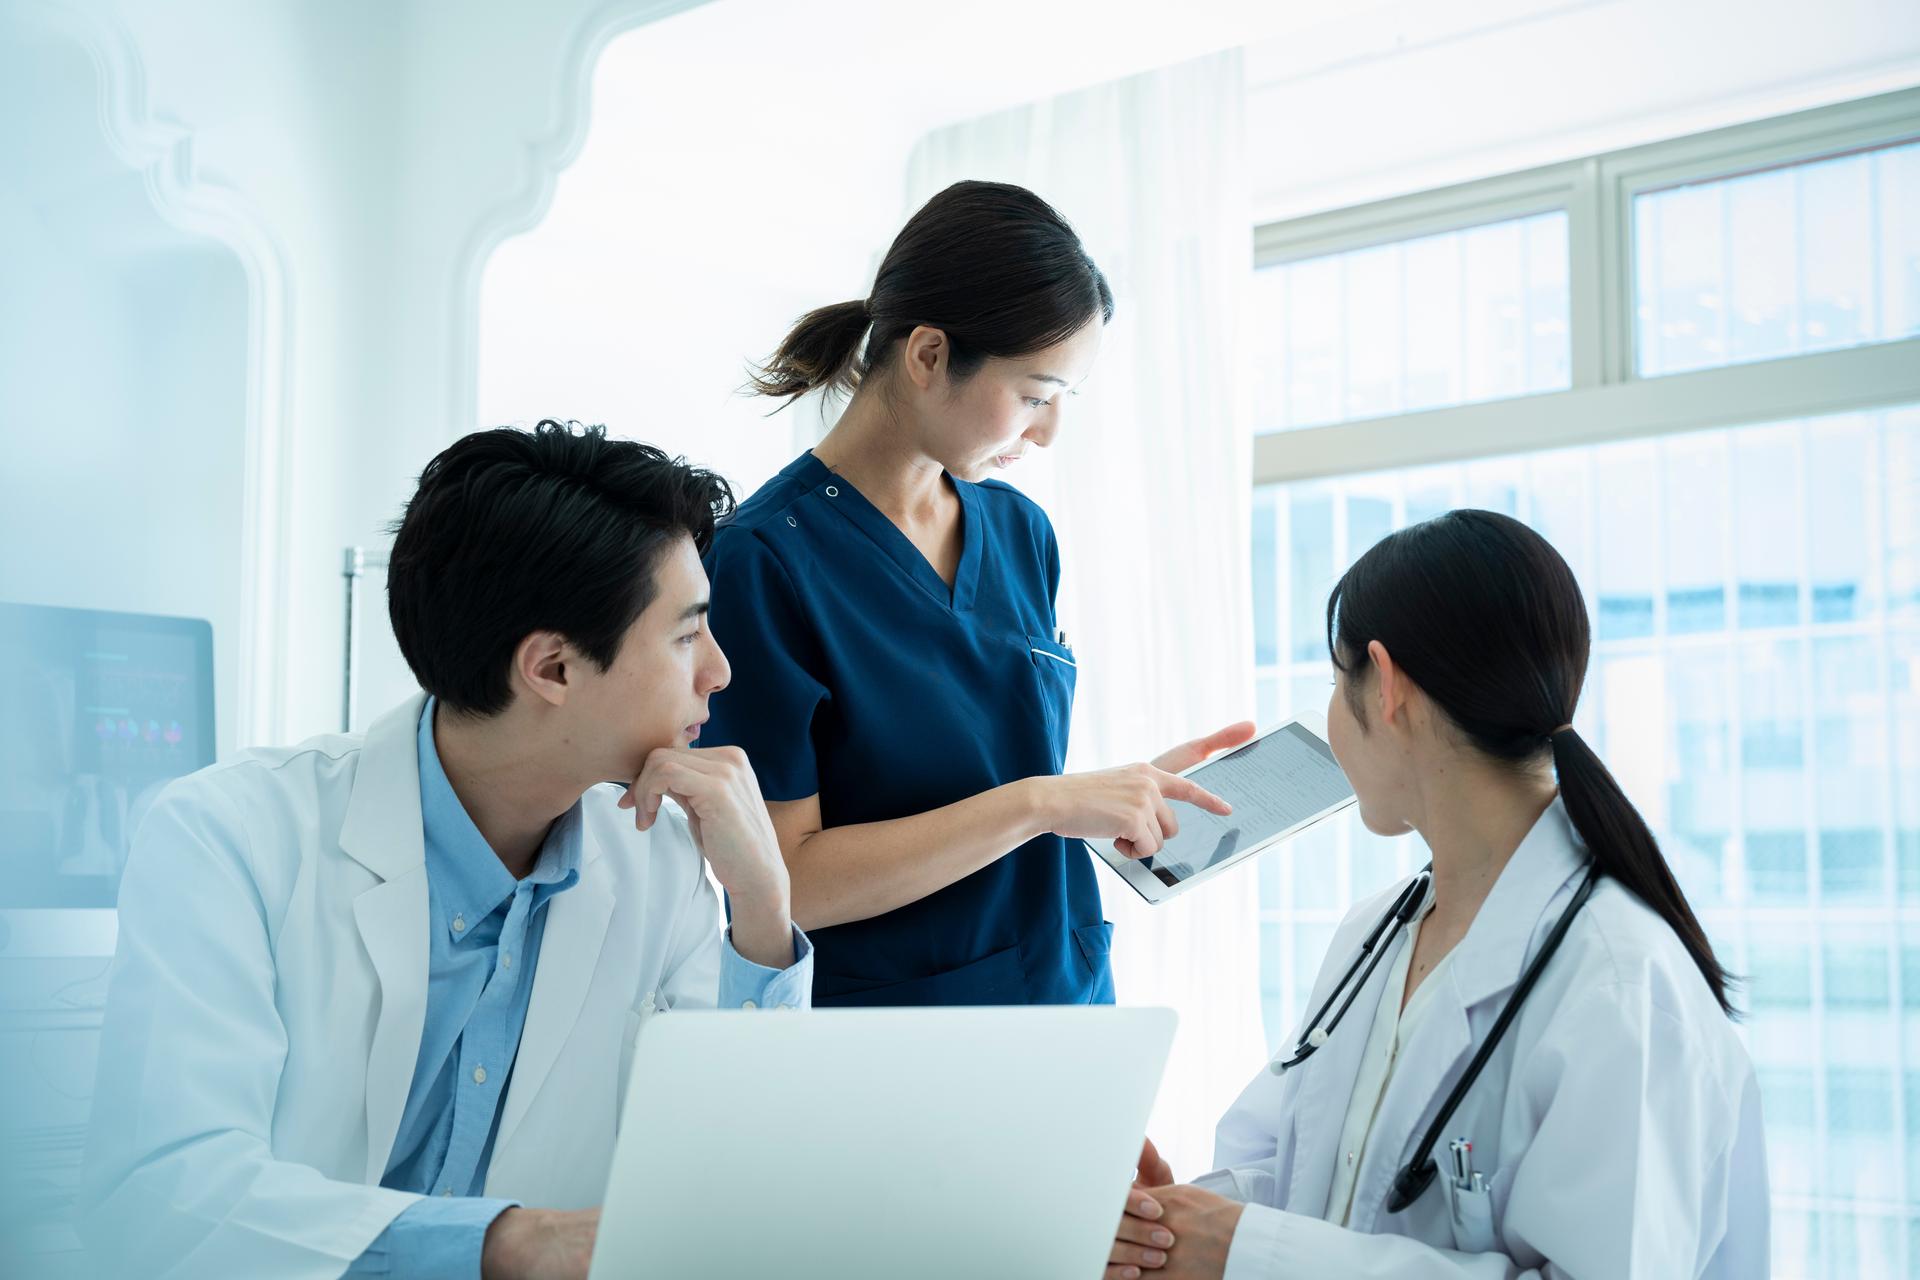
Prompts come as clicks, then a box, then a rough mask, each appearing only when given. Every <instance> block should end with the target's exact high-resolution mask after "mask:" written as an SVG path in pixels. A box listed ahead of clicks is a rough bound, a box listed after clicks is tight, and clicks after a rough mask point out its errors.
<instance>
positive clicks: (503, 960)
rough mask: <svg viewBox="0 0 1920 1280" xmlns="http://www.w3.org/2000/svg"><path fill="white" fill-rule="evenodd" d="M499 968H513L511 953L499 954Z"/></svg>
mask: <svg viewBox="0 0 1920 1280" xmlns="http://www.w3.org/2000/svg"><path fill="white" fill-rule="evenodd" d="M500 967H501V968H503V969H511V968H513V952H511V951H507V952H503V953H502V954H501V956H500Z"/></svg>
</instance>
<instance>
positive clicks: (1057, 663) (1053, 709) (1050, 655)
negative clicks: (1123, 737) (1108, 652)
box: [1026, 635, 1080, 771]
mask: <svg viewBox="0 0 1920 1280" xmlns="http://www.w3.org/2000/svg"><path fill="white" fill-rule="evenodd" d="M1026 648H1027V653H1028V655H1029V657H1030V658H1031V660H1032V663H1033V680H1034V684H1035V686H1036V692H1037V695H1038V697H1039V700H1040V709H1041V712H1042V713H1043V714H1044V715H1045V717H1046V725H1047V739H1048V741H1049V742H1050V743H1051V744H1052V746H1053V767H1054V769H1055V770H1056V771H1058V770H1061V769H1064V768H1065V767H1066V760H1067V732H1068V730H1069V729H1070V728H1071V727H1072V724H1073V691H1074V687H1075V685H1076V683H1077V681H1078V679H1079V676H1080V664H1079V662H1078V660H1077V659H1075V657H1074V656H1073V650H1072V649H1070V648H1068V647H1067V646H1066V645H1063V644H1061V643H1059V642H1058V641H1056V640H1050V639H1048V638H1047V637H1045V636H1032V635H1030V636H1028V637H1027V638H1026Z"/></svg>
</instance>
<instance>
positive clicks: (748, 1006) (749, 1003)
mask: <svg viewBox="0 0 1920 1280" xmlns="http://www.w3.org/2000/svg"><path fill="white" fill-rule="evenodd" d="M740 1007H741V1008H742V1009H758V1008H759V1007H760V1006H759V1005H757V1004H755V1003H754V1002H753V1001H751V1000H742V1001H741V1002H740Z"/></svg>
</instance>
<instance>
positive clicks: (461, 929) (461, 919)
mask: <svg viewBox="0 0 1920 1280" xmlns="http://www.w3.org/2000/svg"><path fill="white" fill-rule="evenodd" d="M453 931H454V932H455V933H465V932H466V931H467V918H466V917H465V916H455V917H454V918H453Z"/></svg>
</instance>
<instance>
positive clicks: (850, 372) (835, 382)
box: [747, 302, 868, 400]
mask: <svg viewBox="0 0 1920 1280" xmlns="http://www.w3.org/2000/svg"><path fill="white" fill-rule="evenodd" d="M867 325H868V320H867V304H866V303H864V302H836V303H834V304H833V305H832V306H830V307H820V308H818V309H817V310H813V311H809V312H807V314H805V315H804V316H801V317H800V321H799V323H798V324H796V325H794V326H793V332H791V333H789V334H788V335H787V337H786V341H784V342H782V343H781V344H780V349H779V350H778V351H776V352H774V353H773V355H772V356H770V357H768V359H767V362H766V363H765V364H763V365H761V366H760V367H759V368H758V369H755V370H754V371H753V372H752V374H751V375H750V376H749V378H748V383H747V385H748V389H749V390H751V391H752V392H753V393H754V394H755V395H761V396H778V397H780V398H782V399H786V400H791V399H792V398H793V397H795V396H803V395H805V394H806V393H807V392H809V391H812V390H813V389H814V388H816V387H832V388H833V389H835V390H836V391H852V390H853V388H854V384H855V382H857V381H858V374H857V373H856V371H855V369H854V364H855V361H856V359H857V358H858V357H859V355H860V339H862V338H864V337H866V336H867Z"/></svg>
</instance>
